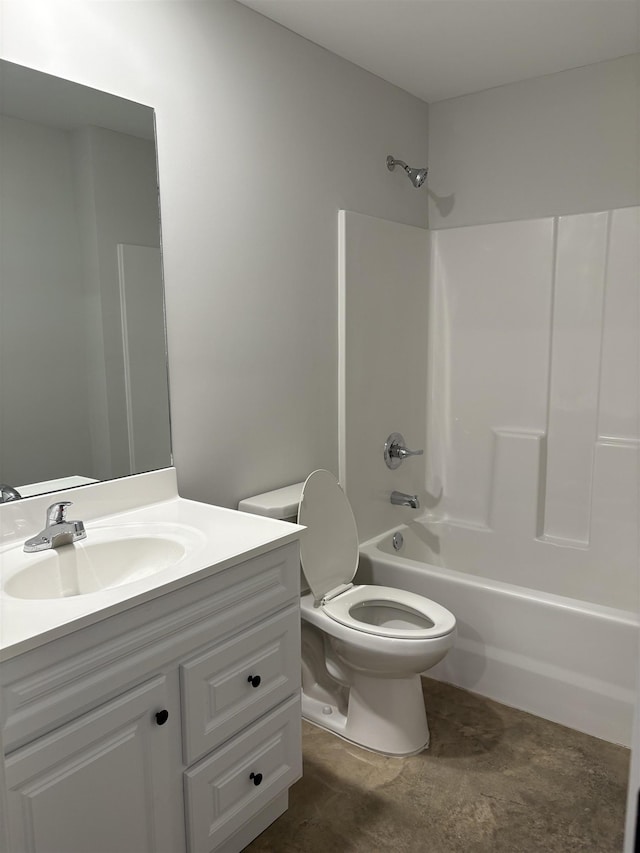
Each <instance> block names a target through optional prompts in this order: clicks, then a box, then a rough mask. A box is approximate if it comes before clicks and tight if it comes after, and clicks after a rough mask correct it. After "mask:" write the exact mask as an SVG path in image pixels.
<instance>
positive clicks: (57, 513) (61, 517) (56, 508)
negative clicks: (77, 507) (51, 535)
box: [47, 501, 73, 527]
mask: <svg viewBox="0 0 640 853" xmlns="http://www.w3.org/2000/svg"><path fill="white" fill-rule="evenodd" d="M72 503H73V501H56V503H54V504H51V506H49V507H47V527H51V525H52V524H64V522H65V521H66V520H67V507H68V506H71V504H72Z"/></svg>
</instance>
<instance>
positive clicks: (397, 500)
mask: <svg viewBox="0 0 640 853" xmlns="http://www.w3.org/2000/svg"><path fill="white" fill-rule="evenodd" d="M391 503H392V504H393V505H394V506H410V507H411V509H419V508H420V501H419V499H418V496H417V495H406V494H405V493H404V492H395V491H394V492H391Z"/></svg>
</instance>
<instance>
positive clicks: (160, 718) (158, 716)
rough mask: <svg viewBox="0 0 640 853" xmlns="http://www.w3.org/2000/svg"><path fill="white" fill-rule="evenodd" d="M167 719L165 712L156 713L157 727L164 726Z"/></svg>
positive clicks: (167, 713) (167, 715) (166, 712)
mask: <svg viewBox="0 0 640 853" xmlns="http://www.w3.org/2000/svg"><path fill="white" fill-rule="evenodd" d="M168 719H169V712H168V711H167V710H163V711H158V713H157V714H156V723H157V724H158V725H159V726H164V724H165V723H166V722H167V720H168Z"/></svg>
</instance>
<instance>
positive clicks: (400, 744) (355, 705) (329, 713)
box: [302, 672, 429, 756]
mask: <svg viewBox="0 0 640 853" xmlns="http://www.w3.org/2000/svg"><path fill="white" fill-rule="evenodd" d="M302 716H303V718H304V719H305V720H308V722H310V723H313V724H314V725H316V726H319V727H320V728H322V729H326V730H327V731H329V732H332V733H333V734H335V735H338V737H341V738H343V739H344V740H346V741H349V742H350V743H353V744H355V745H356V746H360V747H363V748H364V749H369V750H371V751H373V752H379V753H382V754H383V755H395V756H409V755H416V754H417V753H420V752H422V751H423V750H425V749H427V748H428V746H429V726H428V724H427V712H426V710H425V707H424V698H423V695H422V682H421V680H420V676H419V675H410V676H405V677H402V678H379V677H377V678H376V677H371V676H368V675H366V674H363V673H360V672H353V673H352V681H351V684H350V686H349V700H348V708H347V712H346V714H345V713H344V711H342V710H341V709H340V707H339V706H338V705H337V704H334V703H332V702H330V701H329V702H327V701H322V700H318V699H315V698H313V697H311V696H307V695H305V693H304V691H303V692H302Z"/></svg>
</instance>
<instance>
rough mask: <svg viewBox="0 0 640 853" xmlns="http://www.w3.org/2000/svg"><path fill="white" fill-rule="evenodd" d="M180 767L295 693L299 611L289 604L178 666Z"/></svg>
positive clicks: (297, 671)
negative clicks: (180, 719)
mask: <svg viewBox="0 0 640 853" xmlns="http://www.w3.org/2000/svg"><path fill="white" fill-rule="evenodd" d="M180 681H181V686H182V702H183V706H182V721H183V748H184V761H185V764H191V763H192V762H193V761H195V760H196V759H198V758H200V757H201V756H202V755H205V754H206V753H207V752H210V751H211V750H212V749H214V748H215V747H216V746H219V745H220V744H221V743H223V741H225V740H228V738H230V737H231V736H232V735H234V734H236V732H239V731H240V729H242V728H243V727H244V726H247V725H248V724H249V723H251V722H252V721H253V720H255V719H256V718H257V717H259V716H261V715H262V714H264V713H266V712H267V711H269V710H270V709H271V708H274V707H275V706H276V705H278V704H279V703H280V702H282V701H283V700H284V699H286V698H287V696H290V695H291V694H292V693H297V692H298V691H299V689H300V613H299V608H298V605H297V604H296V605H292V606H290V607H288V608H287V609H286V610H284V611H282V612H281V613H278V614H276V615H275V616H272V617H271V618H270V619H265V620H264V621H263V622H260V623H259V624H258V625H256V626H255V627H254V628H251V629H250V630H249V631H245V632H243V634H242V635H241V636H239V637H235V638H233V639H231V640H228V641H227V642H225V643H220V644H219V645H216V646H214V647H213V648H210V649H207V650H206V651H205V652H203V653H202V654H200V655H198V657H195V658H193V659H192V660H190V661H187V662H186V663H184V664H182V665H181V666H180Z"/></svg>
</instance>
